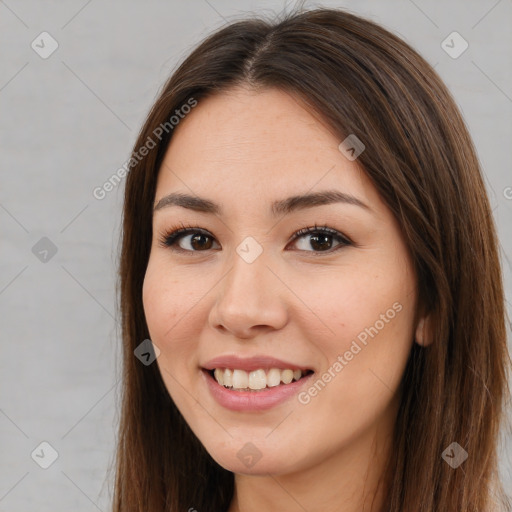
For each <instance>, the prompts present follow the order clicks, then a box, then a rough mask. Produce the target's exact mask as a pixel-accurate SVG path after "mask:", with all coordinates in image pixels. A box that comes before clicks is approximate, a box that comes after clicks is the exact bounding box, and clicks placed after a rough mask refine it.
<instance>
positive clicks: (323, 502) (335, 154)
mask: <svg viewBox="0 0 512 512" xmlns="http://www.w3.org/2000/svg"><path fill="white" fill-rule="evenodd" d="M340 142H341V140H340V139H339V137H337V136H335V135H334V134H333V133H332V132H331V131H330V130H329V129H328V128H327V127H326V126H325V125H324V124H323V123H321V122H320V121H319V119H318V118H317V117H316V116H313V115H312V114H310V113H309V112H308V111H306V110H305V109H304V108H303V107H302V106H301V104H300V102H299V101H298V100H297V99H295V98H294V97H292V96H291V95H288V94H286V93H285V92H282V91H279V90H276V89H265V90H262V91H254V90H251V89H249V88H246V87H242V86H237V87H236V88H233V89H231V90H229V91H226V92H224V93H221V94H219V95H215V96H212V97H209V98H207V99H205V100H202V101H201V102H199V104H198V105H197V107H195V108H194V110H193V111H192V112H191V113H190V114H188V115H187V116H186V118H185V119H184V120H182V121H181V122H180V124H179V125H178V126H177V127H176V129H175V132H174V135H173V139H172V142H171V144H170V146H169V148H168V151H167V153H166V155H165V158H164V161H163V164H162V167H161V169H160V171H159V176H158V183H157V189H156V194H155V204H157V203H158V201H159V200H160V199H161V198H162V197H164V196H165V195H167V194H169V193H171V192H182V193H187V194H193V195H198V196H201V197H205V198H208V199H210V200H212V201H215V202H216V203H219V204H220V205H221V207H222V209H223V212H222V214H221V215H215V214H208V213H200V212H194V211H192V210H189V209H185V208H183V207H180V206H170V207H166V208H162V209H159V210H157V211H155V213H154V216H153V244H152V248H151V254H150V259H149V263H148V267H147V272H146V275H145V280H144V286H143V301H144V312H145V315H146V320H147V324H148V328H149V332H150V335H151V339H152V341H153V342H154V343H155V345H157V347H158V348H159V349H160V351H161V353H160V356H159V357H158V359H157V364H158V367H159V369H160V371H161V374H162V377H163V379H164V382H165V385H166V387H167V390H168V392H169V394H170V395H171V397H172V398H173V400H174V402H175V403H176V405H177V407H178V408H179V410H180V411H181V413H182V414H183V416H184V418H185V420H186V421H187V422H188V424H189V425H190V427H191V429H192V430H193V432H194V433H195V434H196V435H197V437H198V438H199V440H200V441H201V442H202V443H203V445H204V446H205V447H206V449H207V450H208V452H209V453H210V454H211V456H212V457H213V459H215V460H216V461H217V462H218V463H219V464H220V465H221V466H223V467H224V468H226V469H228V470H230V471H232V472H234V473H235V489H236V490H235V495H234V498H233V500H232V502H231V506H230V508H229V511H228V512H256V511H257V512H260V511H261V510H280V511H284V512H295V511H297V512H298V511H301V512H303V511H304V510H307V511H308V512H316V511H322V512H329V511H339V510H343V511H344V512H356V511H357V512H361V511H362V510H364V511H370V510H374V511H376V510H379V505H380V503H381V502H382V498H383V496H382V492H381V489H378V486H377V482H378V480H379V478H380V477H382V476H383V475H382V473H383V465H384V463H385V462H386V460H387V458H388V457H389V453H390V439H391V437H390V436H391V435H392V432H393V428H394V424H395V420H396V413H397V409H398V404H399V398H400V387H399V384H400V380H401V377H402V375H403V372H404V369H405V365H406V362H407V358H408V355H409V353H410V350H411V347H412V344H413V343H414V342H415V341H414V340H415V339H416V341H417V342H418V343H422V344H426V340H425V329H426V322H423V321H422V320H424V319H422V318H420V322H419V323H416V322H415V320H414V318H415V310H416V306H417V289H416V276H415V274H414V271H413V267H412V263H411V258H410V255H409V252H408V250H407V247H406V245H405V243H404V240H403V238H402V236H401V233H400V230H399V226H398V224H397V222H396V220H395V219H394V217H393V216H392V214H391V212H390V210H389V209H388V208H387V207H386V205H385V204H384V203H383V201H382V200H381V198H380V197H379V195H378V193H377V191H376V189H375V187H374V186H373V185H372V184H371V182H370V181H369V179H368V178H367V177H366V175H365V174H364V172H363V171H362V170H361V169H360V167H359V166H358V164H357V160H355V161H349V160H348V159H347V158H346V157H345V156H344V155H343V154H342V153H341V152H340V151H339V149H338V145H339V144H340ZM365 143H366V144H367V145H368V144H370V143H371V142H369V141H365ZM330 189H336V190H338V191H341V192H345V193H347V194H351V195H353V196H355V197H357V198H358V199H359V200H361V201H362V202H364V203H365V204H366V205H367V206H368V209H366V208H362V207H360V206H356V205H352V204H344V203H334V204H329V205H321V206H314V207H310V208H307V209H303V210H298V211H294V212H292V213H289V214H287V215H285V216H283V215H281V216H279V217H278V218H273V217H272V216H271V215H270V213H269V208H270V204H271V203H272V202H273V201H275V200H278V199H284V198H286V197H289V196H292V195H299V194H304V193H310V192H318V191H321V190H330ZM181 222H183V223H185V225H187V227H188V226H189V225H190V226H193V227H199V228H202V229H204V230H206V231H207V232H208V233H209V235H208V236H209V237H211V238H207V239H206V240H204V239H203V241H201V240H199V242H198V243H197V244H196V245H192V244H191V238H192V236H193V235H192V236H191V235H188V236H187V235H185V236H183V237H182V238H181V240H179V241H178V242H177V247H178V248H179V247H181V248H182V249H183V252H175V251H173V250H172V248H169V247H162V246H161V245H160V244H159V240H160V239H162V238H163V237H164V235H165V234H166V231H167V230H169V229H171V228H173V227H181V226H180V223H181ZM315 223H316V224H317V225H318V226H323V225H326V226H328V227H330V228H332V229H335V230H337V231H338V232H340V233H341V234H343V235H345V236H347V237H349V238H350V240H351V241H352V242H353V245H345V246H342V247H341V248H340V246H339V241H337V240H336V239H335V238H333V237H328V238H327V247H330V249H328V250H327V251H321V249H318V247H319V245H318V244H317V245H315V244H314V241H312V235H311V234H306V235H301V237H300V238H298V239H296V240H293V235H294V233H296V231H298V230H299V229H301V228H307V227H311V226H314V225H315ZM320 235H321V233H320ZM248 236H251V237H253V238H254V239H256V240H257V241H258V243H259V244H260V245H261V247H262V249H263V252H262V253H261V255H260V256H259V257H258V258H257V259H256V260H255V261H254V262H252V263H251V264H248V263H247V262H246V261H245V260H244V259H242V258H241V257H240V256H239V255H238V253H237V252H236V248H237V246H238V245H239V244H241V242H242V241H243V240H244V239H245V238H246V237H248ZM322 241H325V239H324V238H322ZM329 243H330V245H329ZM201 244H202V245H201ZM197 247H199V249H197ZM203 247H205V249H203ZM335 249H338V250H335ZM187 250H188V252H187ZM194 251H195V252H194ZM396 303H398V304H399V305H400V306H401V310H400V312H398V313H396V315H395V316H394V318H393V319H391V320H389V321H388V322H386V323H385V325H384V327H383V328H381V329H380V330H379V331H378V334H377V335H374V337H373V338H368V342H367V344H366V345H362V344H361V343H359V345H360V346H361V348H362V349H361V350H360V351H359V352H358V353H357V355H354V357H353V358H352V360H350V361H348V362H347V364H346V365H345V366H344V367H343V369H342V371H338V372H335V375H336V376H335V377H334V378H332V379H331V381H330V382H329V383H328V384H327V385H326V386H325V387H324V388H323V389H321V391H320V392H318V394H317V395H316V396H314V397H312V398H311V400H310V402H309V403H308V404H304V403H300V402H299V401H298V399H297V397H296V396H295V397H293V398H292V399H290V400H288V401H286V402H285V403H283V404H280V405H278V406H276V407H273V408H272V409H269V410H266V411H260V412H234V411H230V410H228V409H225V408H223V407H222V406H220V405H219V404H218V403H217V402H216V401H215V400H214V398H213V397H212V396H211V394H210V392H209V390H208V388H207V387H206V385H205V383H204V380H203V378H202V377H203V375H202V373H201V369H200V367H201V365H202V364H204V363H206V362H207V361H208V360H209V359H211V358H213V357H216V356H219V355H226V354H237V355H239V356H241V357H250V356H253V355H260V354H264V355H270V356H273V357H276V358H280V359H284V360H288V361H291V362H293V363H295V364H297V365H305V366H307V367H309V368H312V369H314V371H315V373H316V375H315V377H316V378H318V377H320V376H321V375H322V374H324V373H325V372H328V369H329V368H331V371H332V367H333V364H334V363H335V361H337V358H338V356H339V355H343V354H344V353H345V351H347V350H348V349H349V348H350V346H351V343H352V342H353V340H355V339H357V336H358V334H360V333H361V332H362V331H364V330H365V328H369V327H370V326H374V325H375V324H376V321H377V320H379V319H380V318H381V316H380V315H382V314H385V312H386V311H387V310H389V309H390V308H392V305H393V304H396ZM316 378H315V379H314V380H316ZM306 390H307V388H306ZM247 442H251V443H252V444H253V445H255V446H256V447H257V449H258V451H259V452H260V454H261V458H260V459H259V460H258V462H257V463H256V464H254V465H253V466H252V467H250V468H249V467H247V466H246V465H245V464H244V463H243V462H242V461H241V460H240V459H239V458H238V457H237V453H238V451H239V450H240V449H241V448H242V447H243V446H244V445H245V444H246V443H247ZM372 500H373V508H371V503H372ZM192 505H193V504H192Z"/></svg>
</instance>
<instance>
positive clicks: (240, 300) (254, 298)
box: [209, 253, 288, 339]
mask: <svg viewBox="0 0 512 512" xmlns="http://www.w3.org/2000/svg"><path fill="white" fill-rule="evenodd" d="M232 262H233V264H232V267H231V269H230V270H229V271H228V272H227V274H226V275H225V276H224V278H223V279H222V280H221V282H220V283H219V285H218V286H216V287H215V288H214V290H216V291H217V297H216V300H215V303H214V305H213V306H212V309H211V311H210V314H209V322H210V325H211V326H212V327H213V328H215V329H217V330H221V331H223V332H225V333H231V334H232V335H233V336H235V337H237V338H241V339H249V338H253V337H255V336H257V335H258V334H262V333H264V332H265V331H272V330H274V329H282V328H283V327H284V325H286V323H287V321H288V313H287V308H286V304H285V295H284V294H285V291H286V290H285V286H284V285H283V283H282V282H281V280H280V279H278V277H276V275H275V273H276V272H275V271H272V270H271V269H270V268H269V266H267V263H268V262H267V260H266V258H265V257H264V253H263V254H261V255H260V256H259V257H258V258H257V259H256V260H255V261H253V262H252V263H248V262H247V261H245V260H244V259H243V258H241V257H240V256H239V255H238V254H237V253H235V254H234V257H233V259H232Z"/></svg>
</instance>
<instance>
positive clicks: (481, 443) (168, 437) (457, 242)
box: [113, 9, 511, 512]
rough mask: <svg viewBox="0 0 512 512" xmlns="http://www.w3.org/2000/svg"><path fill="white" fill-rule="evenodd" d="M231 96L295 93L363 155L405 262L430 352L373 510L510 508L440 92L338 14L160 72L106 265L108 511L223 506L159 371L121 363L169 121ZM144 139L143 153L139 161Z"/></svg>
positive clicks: (315, 16)
mask: <svg viewBox="0 0 512 512" xmlns="http://www.w3.org/2000/svg"><path fill="white" fill-rule="evenodd" d="M238 84H246V85H250V86H252V87H254V88H256V89H257V88H267V87H276V88H280V89H282V90H284V91H286V92H288V93H290V94H294V95H295V96H296V97H297V98H299V99H300V100H301V101H302V102H303V104H304V106H305V108H307V109H309V110H310V111H311V112H312V113H313V114H314V115H316V116H317V117H318V118H319V119H320V120H321V121H322V122H324V123H325V124H326V125H327V126H328V127H329V129H331V130H332V131H333V132H334V133H336V134H337V136H338V137H339V140H340V142H341V141H342V140H344V139H345V137H346V136H348V135H349V134H355V135H356V136H357V137H358V138H359V139H360V140H361V141H363V143H364V144H365V146H366V149H365V151H364V152H363V153H362V154H361V155H360V156H359V158H358V163H359V164H360V166H361V167H362V168H363V170H364V171H365V172H366V173H367V175H368V177H369V178H370V179H371V181H372V182H373V184H374V185H375V187H376V188H377V190H378V191H379V193H380V195H381V197H382V198H383V200H384V201H385V202H386V204H387V205H388V207H389V208H390V209H391V211H392V212H393V214H394V215H395V217H396V219H397V220H398V222H399V224H400V226H401V229H402V232H403V236H404V239H405V241H406V243H407V245H408V247H409V249H410V251H411V254H412V258H413V261H414V265H415V269H416V274H417V276H418V297H419V307H420V308H422V309H423V310H424V311H428V312H430V317H431V322H432V338H433V342H432V343H431V344H430V345H428V346H425V347H422V346H419V345H418V344H416V343H414V344H413V348H412V350H411V353H410V358H409V360H408V363H407V367H406V370H405V373H404V375H403V381H402V389H403V393H402V398H401V405H400V410H399V413H398V418H397V423H396V428H395V437H394V440H393V442H394V446H393V449H392V451H391V453H392V458H391V460H390V461H389V466H388V468H387V471H386V475H387V477H386V478H387V495H386V500H385V505H384V507H383V509H382V510H383V511H386V512H387V511H389V512H411V511H415V512H420V511H421V512H422V511H424V512H441V511H442V512H482V511H490V510H495V509H496V508H495V507H496V506H497V505H498V504H499V505H501V506H503V507H504V510H510V504H509V503H507V499H506V496H505V493H504V492H503V489H502V484H501V482H500V480H499V474H498V457H497V446H498V442H499V433H500V427H501V423H502V422H503V419H504V418H505V417H506V416H505V406H506V403H507V399H508V397H509V394H510V390H509V387H508V382H507V374H508V372H509V370H510V367H511V360H510V355H509V353H508V350H507V344H506V328H505V309H504V293H503V285H502V275H501V268H500V261H499V254H498V241H497V237H496V230H495V225H494V221H493V217H492V211H491V209H490V206H489V201H488V198H487V195H486V190H485V186H484V183H483V179H482V174H481V170H480V165H479V162H478V159H477V156H476V152H475V149H474V147H473V143H472V141H471V138H470V136H469V134H468V131H467V128H466V126H465V124H464V121H463V119H462V117H461V115H460V113H459V111H458V109H457V107H456V104H455V102H454V100H453V99H452V97H451V95H450V93H449V92H448V90H447V89H446V87H445V85H444V84H443V83H442V81H441V79H440V78H439V76H438V75H437V74H436V72H435V71H434V70H433V69H432V67H431V66H430V65H429V64H428V63H427V62H426V61H425V60H424V59H423V58H422V57H421V56H419V55H418V54H417V53H416V52H415V51H414V50H413V49H412V48H411V47H410V46H408V45H407V44H406V43H405V42H404V41H402V40H401V39H399V38H398V37H396V36H395V35H393V34H392V33H390V32H388V31H387V30H385V29H384V28H382V27H380V26H379V25H377V24H375V23H373V22H371V21H368V20H365V19H362V18H360V17H358V16H356V15H353V14H350V13H347V12H346V11H343V10H339V9H315V10H309V11H308V10H306V11H300V10H297V11H296V12H293V13H287V14H285V15H282V16H281V17H278V19H276V20H268V19H266V18H250V19H246V20H238V21H234V22H232V23H230V24H229V25H227V26H225V27H223V28H222V29H220V30H218V31H216V32H215V33H214V34H213V35H211V36H209V37H208V38H206V39H205V40H204V41H203V42H202V43H201V44H200V45H199V46H198V47H197V48H196V49H195V50H194V51H193V52H192V53H191V54H190V55H189V56H188V57H187V58H186V59H185V61H184V62H183V63H182V64H181V65H180V66H179V68H178V69H177V70H176V71H175V72H174V73H173V74H172V76H171V77H170V78H169V80H168V81H167V83H166V84H165V85H164V87H163V90H162V91H161V94H160V95H159V97H158V99H157V100H156V102H155V104H154V106H153V108H152V109H151V111H150V113H149V115H148V117H147V120H146V121H145V123H144V126H143V127H142V129H141V131H140V134H139V137H138V140H137V142H136V144H135V147H134V149H133V153H132V160H131V161H130V170H129V173H128V175H127V178H126V188H125V199H124V211H123V228H122V252H121V254H120V267H119V278H120V311H121V315H122V337H123V360H122V364H123V368H122V378H123V384H122V404H121V407H122V408H121V417H120V425H119V433H118V446H117V451H116V457H117V458H116V461H115V464H116V468H115V469H116V476H115V490H114V504H113V510H114V512H135V511H137V512H143V511H144V512H147V511H151V512H164V511H170V512H178V511H186V510H190V509H192V510H197V511H199V512H206V511H211V512H223V511H225V510H227V508H228V506H229V504H230V501H231V499H232V496H233V490H234V476H233V474H232V473H231V472H230V471H227V470H225V469H224V468H222V467H220V466H219V465H218V464H217V463H216V462H215V461H214V460H213V459H212V458H211V457H210V455H209V454H208V453H207V452H206V450H205V449H204V447H203V446H202V444H201V443H200V442H199V440H198V439H197V438H196V436H195V435H194V434H193V433H192V431H191V430H190V428H189V427H188V425H187V423H186V422H185V420H184V419H183V417H182V415H181V414H180V412H179V411H178V410H177V408H176V406H175V405H174V403H173V401H172V399H171V398H170V396H169V394H168V392H167V390H166V388H165V385H164V383H163V380H162V378H161V375H160V373H159V370H158V366H157V365H156V364H151V365H148V366H145V365H144V364H141V362H140V361H139V360H138V359H137V358H136V357H134V350H135V349H136V347H137V346H138V345H139V344H140V343H141V342H142V341H143V340H145V339H148V338H149V333H148V328H147V325H146V321H145V317H144V312H143V305H142V283H143V279H144V275H145V270H146V266H147V263H148V259H149V254H150V247H151V240H152V207H153V202H154V199H155V189H156V181H157V175H158V171H159V168H160V165H161V162H162V159H163V156H164V153H165V151H166V149H167V147H168V145H169V143H170V141H171V139H172V133H173V126H172V123H169V118H170V116H172V115H173V113H174V112H175V111H176V110H177V109H178V110H180V109H181V108H182V106H183V105H186V104H189V105H190V104H191V103H190V102H191V100H193V101H198V102H200V101H201V99H204V98H206V97H207V96H209V95H212V94H216V93H221V92H223V91H227V90H228V89H229V88H230V87H231V86H233V85H238ZM165 123H167V125H166V124H165ZM162 126H165V128H166V129H164V130H162V128H161V127H162ZM159 127H160V128H159ZM155 134H158V135H159V136H158V137H157V136H156V135H155ZM149 139H151V140H152V141H153V142H154V143H155V144H154V145H156V147H154V148H152V149H150V150H149V152H148V154H147V155H145V156H144V157H143V158H140V148H142V147H143V146H146V147H147V146H149V143H148V141H149ZM453 442H457V443H458V444H459V445H460V446H461V447H462V448H464V450H466V452H467V453H468V458H467V460H466V461H465V462H464V463H463V464H462V465H461V466H459V467H458V468H457V469H453V468H452V467H450V465H449V464H447V463H446V462H445V461H444V460H443V458H442V453H443V451H444V450H445V449H446V448H447V447H448V446H449V445H451V443H453ZM505 507H506V508H505Z"/></svg>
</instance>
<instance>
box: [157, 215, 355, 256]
mask: <svg viewBox="0 0 512 512" xmlns="http://www.w3.org/2000/svg"><path fill="white" fill-rule="evenodd" d="M197 233H199V234H203V235H205V236H207V237H208V238H210V239H212V240H214V241H215V242H216V243H217V244H218V243H219V242H218V241H217V240H216V238H215V237H214V236H213V235H212V234H211V233H210V232H209V231H208V230H205V229H203V228H200V227H197V226H192V225H185V224H183V223H180V225H179V227H178V226H174V227H171V228H169V229H168V230H166V231H164V233H163V236H162V237H161V238H160V239H159V245H160V247H163V248H165V249H171V250H172V251H175V252H181V253H187V254H190V253H201V252H206V253H207V252H209V251H211V250H212V249H206V250H205V251H193V250H188V249H182V248H181V247H179V246H177V242H178V241H179V240H181V238H183V237H185V236H188V235H191V234H197ZM314 233H324V234H327V235H330V236H331V237H333V239H334V240H336V241H338V242H339V243H338V245H335V246H334V247H332V248H331V249H328V250H326V251H306V250H299V252H301V253H310V254H311V255H313V256H315V257H316V256H323V255H325V256H326V255H330V254H333V253H334V252H336V251H337V250H338V249H341V248H343V247H347V246H355V245H356V244H355V243H354V242H353V241H352V240H351V239H350V237H348V236H346V235H345V234H344V233H342V232H340V231H338V230H337V229H334V228H331V227H329V226H327V225H322V226H319V225H317V224H316V223H315V225H314V226H308V227H305V228H302V229H299V230H296V231H295V232H294V233H293V234H292V236H291V238H290V240H289V242H288V243H287V245H289V244H290V243H291V242H294V241H296V240H298V239H300V238H302V237H303V236H306V235H309V234H314ZM219 245H220V244H219Z"/></svg>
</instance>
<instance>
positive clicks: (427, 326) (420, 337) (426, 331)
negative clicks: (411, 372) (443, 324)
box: [414, 315, 433, 347]
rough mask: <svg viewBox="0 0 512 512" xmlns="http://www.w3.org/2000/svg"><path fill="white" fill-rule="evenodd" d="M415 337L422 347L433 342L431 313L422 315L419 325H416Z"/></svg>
mask: <svg viewBox="0 0 512 512" xmlns="http://www.w3.org/2000/svg"><path fill="white" fill-rule="evenodd" d="M414 339H415V341H416V343H417V344H418V345H421V346H422V347H426V346H428V345H430V344H431V343H432V341H433V339H432V329H431V319H430V315H426V316H422V317H420V319H419V321H418V325H417V326H416V333H415V337H414Z"/></svg>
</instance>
